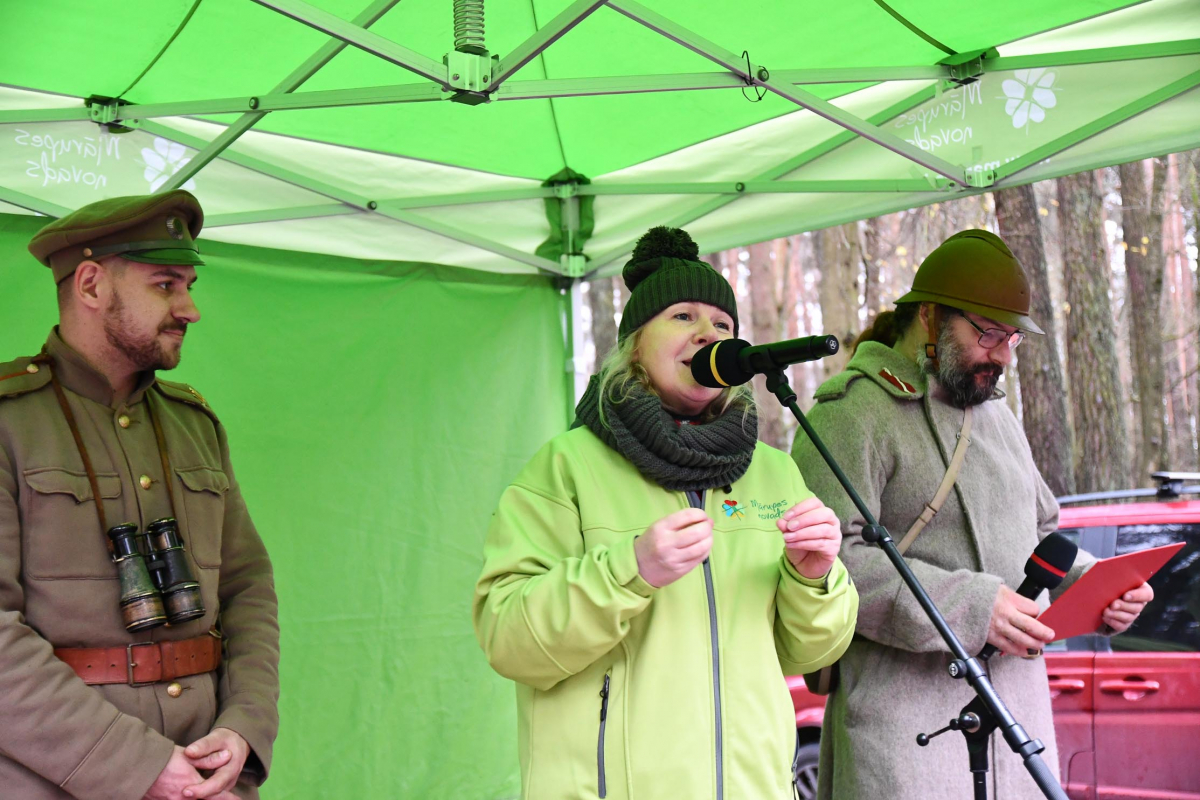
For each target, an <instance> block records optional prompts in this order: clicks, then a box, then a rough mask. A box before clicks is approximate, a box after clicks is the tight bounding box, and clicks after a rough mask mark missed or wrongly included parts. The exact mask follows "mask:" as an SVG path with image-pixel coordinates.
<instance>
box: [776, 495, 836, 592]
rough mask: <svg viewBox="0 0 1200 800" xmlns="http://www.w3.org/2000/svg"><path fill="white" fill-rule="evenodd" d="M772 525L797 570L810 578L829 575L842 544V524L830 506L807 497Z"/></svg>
mask: <svg viewBox="0 0 1200 800" xmlns="http://www.w3.org/2000/svg"><path fill="white" fill-rule="evenodd" d="M775 524H776V525H778V526H779V530H780V531H781V532H782V533H783V545H784V548H785V552H786V553H787V557H788V561H790V562H792V566H793V567H795V568H796V572H799V573H800V574H801V575H803V576H804V577H805V578H809V579H810V580H816V579H818V578H823V577H825V576H826V575H828V574H829V570H830V569H832V568H833V561H834V559H836V558H837V554H838V549H839V548H840V547H841V546H842V524H841V523H840V522H838V518H837V515H836V514H834V513H833V510H832V509H830V508H828V507H827V506H826V505H825V504H824V503H822V502H821V501H820V500H819V499H817V498H816V497H810V498H808V499H807V500H805V501H804V502H802V503H797V504H796V505H794V506H792V507H791V508H789V509H788V510H787V511H785V512H784V513H783V516H782V517H780V518H779V519H777V520H775Z"/></svg>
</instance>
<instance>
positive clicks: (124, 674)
mask: <svg viewBox="0 0 1200 800" xmlns="http://www.w3.org/2000/svg"><path fill="white" fill-rule="evenodd" d="M54 655H55V657H56V658H58V659H59V660H60V661H62V662H63V663H65V664H66V665H67V666H69V667H70V668H71V669H73V670H75V674H76V675H78V676H79V677H80V678H81V679H82V680H83V682H84V683H86V684H88V685H89V686H94V685H97V684H104V683H127V684H130V685H131V686H136V685H140V684H151V683H159V682H161V681H170V680H174V679H175V678H183V677H187V676H189V675H200V674H202V673H205V672H212V671H213V670H215V669H216V668H217V667H218V666H220V664H221V640H220V639H218V638H217V637H216V636H214V635H213V634H211V633H206V634H204V635H203V636H196V637H195V638H192V639H182V640H180V641H173V642H172V641H163V642H134V643H133V644H128V645H120V646H117V647H56V648H54Z"/></svg>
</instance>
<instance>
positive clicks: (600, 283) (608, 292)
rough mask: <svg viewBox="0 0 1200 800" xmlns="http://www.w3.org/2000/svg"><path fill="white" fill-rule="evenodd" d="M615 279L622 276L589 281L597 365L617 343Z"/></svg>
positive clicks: (593, 342)
mask: <svg viewBox="0 0 1200 800" xmlns="http://www.w3.org/2000/svg"><path fill="white" fill-rule="evenodd" d="M613 280H620V278H616V279H614V278H593V279H592V280H591V281H589V282H588V307H589V308H590V309H591V310H592V344H593V345H595V347H596V366H597V367H599V366H600V364H602V363H603V362H604V357H605V356H607V355H608V352H609V351H610V350H612V348H613V346H614V345H615V344H616V343H617V319H616V305H615V303H614V302H613Z"/></svg>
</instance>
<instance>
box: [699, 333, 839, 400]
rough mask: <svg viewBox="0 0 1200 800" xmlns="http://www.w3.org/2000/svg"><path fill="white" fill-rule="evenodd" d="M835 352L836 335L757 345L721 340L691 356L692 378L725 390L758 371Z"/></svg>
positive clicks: (769, 370) (822, 356) (823, 356)
mask: <svg viewBox="0 0 1200 800" xmlns="http://www.w3.org/2000/svg"><path fill="white" fill-rule="evenodd" d="M837 351H838V340H837V337H836V336H804V337H802V338H799V339H788V340H787V341H784V342H773V343H771V344H756V345H751V344H750V343H749V342H747V341H746V340H744V339H722V340H720V341H717V342H713V343H712V344H709V345H705V346H704V347H701V348H700V349H699V350H697V351H696V355H694V356H692V377H693V378H695V379H696V383H698V384H700V385H701V386H707V387H709V388H710V389H724V388H726V387H727V386H738V385H740V384H743V383H745V382H746V381H748V380H750V379H751V378H753V377H754V376H755V375H757V374H758V373H760V372H773V371H774V370H778V369H783V368H784V367H786V366H788V365H789V364H798V363H800V362H802V361H816V360H817V359H818V358H825V357H826V356H831V355H833V354H834V353H836V352H837Z"/></svg>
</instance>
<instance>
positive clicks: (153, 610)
mask: <svg viewBox="0 0 1200 800" xmlns="http://www.w3.org/2000/svg"><path fill="white" fill-rule="evenodd" d="M108 538H109V539H111V540H112V543H113V561H114V562H115V563H116V565H117V575H118V576H119V577H120V579H121V616H122V617H123V618H124V620H125V628H126V630H129V631H141V630H146V629H147V628H155V627H158V626H159V625H162V624H164V623H166V624H169V625H178V624H180V623H182V622H187V621H188V620H193V619H196V618H197V617H202V616H204V603H203V602H202V601H201V599H200V584H199V583H197V582H196V580H195V578H193V576H192V570H191V567H189V566H188V563H187V557H186V556H185V555H184V552H183V537H181V536H180V535H179V526H178V525H177V524H176V523H175V520H174V518H172V517H164V518H162V519H157V520H155V521H154V522H151V523H150V524H149V525H147V526H146V532H145V533H144V534H139V533H138V528H137V525H135V524H134V523H132V522H126V523H123V524H121V525H116V526H114V527H112V528H110V529H109V531H108Z"/></svg>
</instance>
